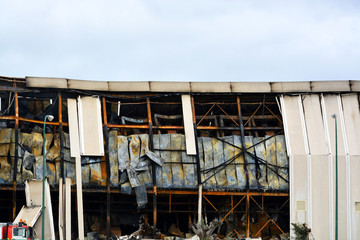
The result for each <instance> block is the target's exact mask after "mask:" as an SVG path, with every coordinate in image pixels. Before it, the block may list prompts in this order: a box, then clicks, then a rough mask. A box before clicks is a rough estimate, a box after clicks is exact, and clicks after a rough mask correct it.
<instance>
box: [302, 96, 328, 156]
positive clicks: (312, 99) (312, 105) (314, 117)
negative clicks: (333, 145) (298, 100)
mask: <svg viewBox="0 0 360 240" xmlns="http://www.w3.org/2000/svg"><path fill="white" fill-rule="evenodd" d="M302 100H303V106H304V116H305V121H306V128H307V136H308V140H309V147H310V153H311V154H312V155H327V154H329V152H328V150H327V148H326V138H325V132H324V124H323V120H322V115H321V106H320V98H319V95H317V94H310V95H302Z"/></svg>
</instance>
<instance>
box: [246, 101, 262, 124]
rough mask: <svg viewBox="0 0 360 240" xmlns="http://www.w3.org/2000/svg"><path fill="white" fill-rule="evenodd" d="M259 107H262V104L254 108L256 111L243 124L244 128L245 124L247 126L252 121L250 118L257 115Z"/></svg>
mask: <svg viewBox="0 0 360 240" xmlns="http://www.w3.org/2000/svg"><path fill="white" fill-rule="evenodd" d="M261 105H262V103H260V104H259V106H258V107H257V108H256V110H255V111H254V112H253V114H251V116H250V117H249V119H248V120H247V121H246V122H245V123H244V126H246V124H248V122H249V121H250V120H251V119H252V117H253V116H254V115H255V114H256V113H257V111H259V109H260V107H261Z"/></svg>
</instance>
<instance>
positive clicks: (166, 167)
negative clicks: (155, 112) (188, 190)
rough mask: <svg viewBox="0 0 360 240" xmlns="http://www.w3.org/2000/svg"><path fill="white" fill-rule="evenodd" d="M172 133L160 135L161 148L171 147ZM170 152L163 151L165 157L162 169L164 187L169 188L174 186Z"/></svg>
mask: <svg viewBox="0 0 360 240" xmlns="http://www.w3.org/2000/svg"><path fill="white" fill-rule="evenodd" d="M170 135H171V134H161V135H160V149H171V139H170ZM170 156H171V155H170V152H169V151H161V157H162V158H164V159H165V163H164V164H163V166H162V168H161V170H162V183H163V185H162V187H164V188H169V187H172V171H171V164H170V163H168V162H170Z"/></svg>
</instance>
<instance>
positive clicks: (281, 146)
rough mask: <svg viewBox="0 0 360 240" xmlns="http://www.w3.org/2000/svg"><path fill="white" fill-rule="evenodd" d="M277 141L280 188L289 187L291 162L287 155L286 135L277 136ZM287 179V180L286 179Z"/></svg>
mask: <svg viewBox="0 0 360 240" xmlns="http://www.w3.org/2000/svg"><path fill="white" fill-rule="evenodd" d="M275 141H276V162H277V166H278V173H279V176H281V177H282V178H280V177H279V190H287V189H289V183H288V181H289V170H288V168H289V163H288V158H287V156H286V145H285V137H284V136H275ZM285 179H286V180H287V181H285Z"/></svg>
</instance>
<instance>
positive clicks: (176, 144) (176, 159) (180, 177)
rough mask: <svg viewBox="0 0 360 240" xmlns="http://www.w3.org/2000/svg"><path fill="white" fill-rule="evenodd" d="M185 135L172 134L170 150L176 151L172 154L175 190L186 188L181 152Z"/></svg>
mask: <svg viewBox="0 0 360 240" xmlns="http://www.w3.org/2000/svg"><path fill="white" fill-rule="evenodd" d="M182 137H183V135H180V134H170V141H171V145H170V149H171V150H175V151H171V152H170V156H171V157H170V161H171V172H172V185H173V187H174V188H182V187H183V186H184V171H183V165H182V159H181V152H180V151H179V150H181V149H183V141H184V138H182Z"/></svg>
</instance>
